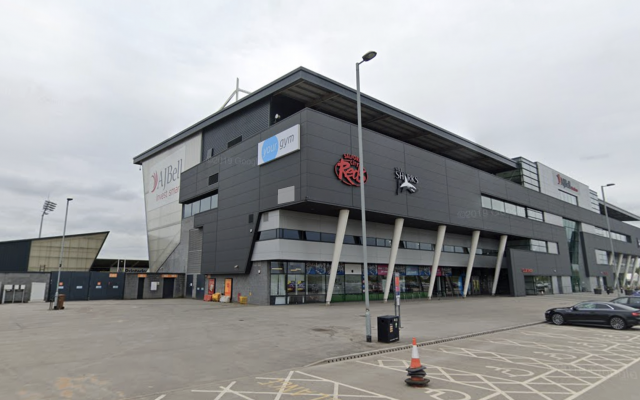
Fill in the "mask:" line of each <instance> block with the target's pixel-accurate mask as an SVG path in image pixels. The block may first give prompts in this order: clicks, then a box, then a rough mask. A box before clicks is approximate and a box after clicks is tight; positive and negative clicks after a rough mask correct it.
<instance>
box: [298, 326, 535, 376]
mask: <svg viewBox="0 0 640 400" xmlns="http://www.w3.org/2000/svg"><path fill="white" fill-rule="evenodd" d="M544 323H545V322H544V321H542V322H533V323H530V324H524V325H518V326H511V327H508V328H500V329H494V330H491V331H484V332H477V333H469V334H466V335H460V336H452V337H449V338H443V339H436V340H430V341H428V342H421V343H418V344H417V346H418V347H424V346H433V345H434V344H441V343H447V342H452V341H454V340H462V339H469V338H472V337H476V336H482V335H490V334H492V333H500V332H505V331H511V330H514V329H521V328H527V327H529V326H534V325H540V324H544ZM412 347H413V346H412V345H406V346H398V347H391V348H388V349H380V350H372V351H367V352H364V353H355V354H347V355H344V356H339V357H331V358H325V359H324V360H320V361H316V362H314V363H312V364H309V365H307V367H313V366H315V365H321V364H331V363H336V362H341V361H348V360H354V359H356V358H364V357H369V356H375V355H379V354H386V353H395V352H397V351H403V350H411V348H412Z"/></svg>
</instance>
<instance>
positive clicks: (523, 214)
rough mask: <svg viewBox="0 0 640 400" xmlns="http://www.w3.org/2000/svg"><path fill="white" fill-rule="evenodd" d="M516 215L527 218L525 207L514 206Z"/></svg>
mask: <svg viewBox="0 0 640 400" xmlns="http://www.w3.org/2000/svg"><path fill="white" fill-rule="evenodd" d="M516 215H517V216H518V217H522V218H527V209H526V208H524V207H522V206H516Z"/></svg>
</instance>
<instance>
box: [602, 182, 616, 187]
mask: <svg viewBox="0 0 640 400" xmlns="http://www.w3.org/2000/svg"><path fill="white" fill-rule="evenodd" d="M609 186H615V183H607V184H606V185H604V187H609Z"/></svg>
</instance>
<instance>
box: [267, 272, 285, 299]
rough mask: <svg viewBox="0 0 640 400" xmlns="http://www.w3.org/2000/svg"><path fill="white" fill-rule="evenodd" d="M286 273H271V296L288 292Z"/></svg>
mask: <svg viewBox="0 0 640 400" xmlns="http://www.w3.org/2000/svg"><path fill="white" fill-rule="evenodd" d="M285 278H286V277H285V275H274V274H273V272H272V273H271V296H284V295H286V294H287V290H286V289H285Z"/></svg>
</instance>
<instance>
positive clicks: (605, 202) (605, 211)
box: [600, 183, 619, 289]
mask: <svg viewBox="0 0 640 400" xmlns="http://www.w3.org/2000/svg"><path fill="white" fill-rule="evenodd" d="M613 185H615V183H608V184H606V185H602V186H600V190H601V191H602V202H603V203H604V215H605V217H606V218H607V231H608V232H609V245H610V246H611V265H612V266H615V262H616V253H615V252H614V250H613V239H611V223H609V212H608V211H607V198H606V197H605V195H604V188H606V187H608V186H613ZM612 272H613V271H612ZM618 279H619V278H618V274H617V273H616V274H615V281H614V283H613V288H614V289H617V288H618V286H619V284H618Z"/></svg>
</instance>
